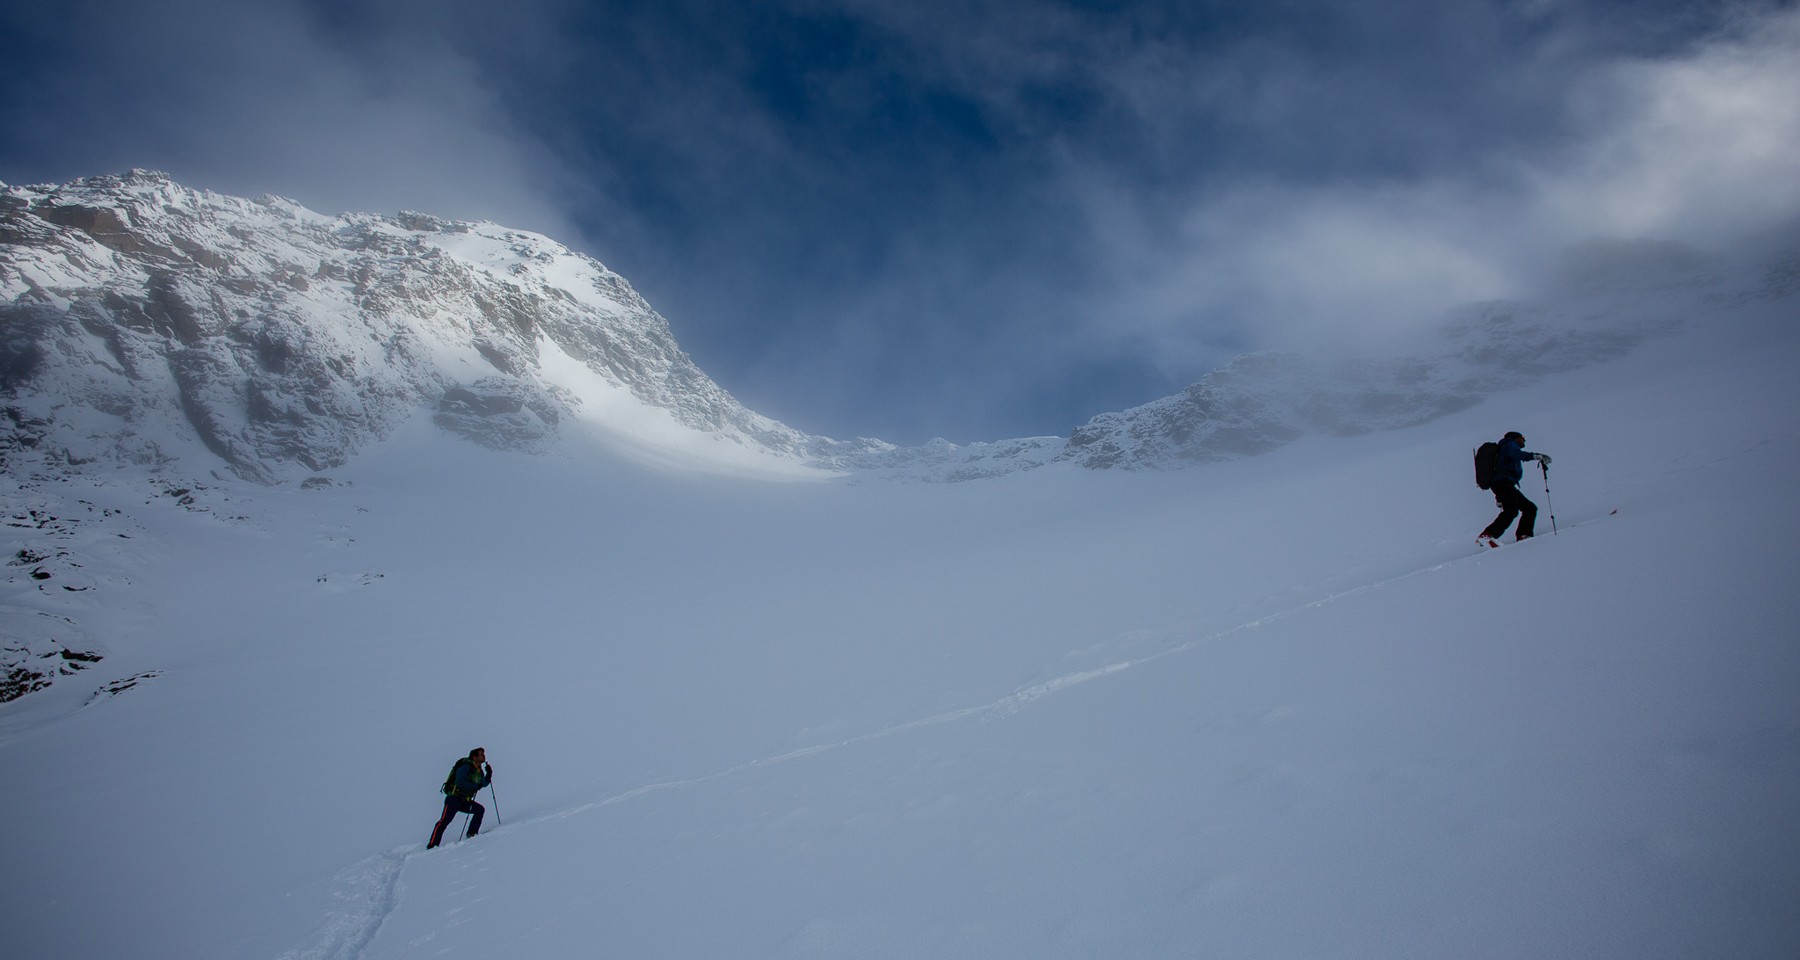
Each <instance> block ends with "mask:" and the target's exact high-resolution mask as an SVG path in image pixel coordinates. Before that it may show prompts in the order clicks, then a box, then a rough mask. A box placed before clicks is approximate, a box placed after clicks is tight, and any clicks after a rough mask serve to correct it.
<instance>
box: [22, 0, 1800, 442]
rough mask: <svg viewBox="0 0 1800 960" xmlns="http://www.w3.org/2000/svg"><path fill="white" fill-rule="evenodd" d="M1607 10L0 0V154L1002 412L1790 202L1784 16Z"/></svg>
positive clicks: (1355, 342)
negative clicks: (571, 279) (466, 240)
mask: <svg viewBox="0 0 1800 960" xmlns="http://www.w3.org/2000/svg"><path fill="white" fill-rule="evenodd" d="M1627 6H1628V7H1629V8H1630V10H1629V14H1630V15H1626V12H1625V11H1623V10H1621V8H1620V6H1619V5H1617V4H1611V3H1607V4H1595V3H1583V2H1575V0H1534V2H1528V3H1504V4H1495V3H1489V2H1459V0H1394V2H1391V3H1384V4H1377V5H1370V4H1367V3H1353V2H1348V0H1313V2H1306V0H1302V2H1301V3H1299V4H1262V5H1247V4H1243V3H1241V2H1236V0H1183V2H1173V0H1170V2H1161V0H1125V2H1121V3H1109V4H1104V5H1087V4H1074V3H1065V2H1050V0H1002V2H999V3H992V4H976V5H970V4H966V3H957V2H952V0H916V2H909V3H900V4H896V3H891V2H884V0H769V2H766V3H759V4H754V5H737V6H733V5H720V4H715V3H709V2H704V0H666V2H664V3H658V4H634V3H624V2H618V3H613V2H604V0H601V2H587V0H519V2H517V3H514V4H507V5H494V4H491V3H484V2H477V0H388V2H382V3H371V2H365V0H260V2H256V3H242V2H233V0H169V2H166V3H159V4H143V3H134V2H129V0H69V2H65V3H59V4H39V5H26V4H11V5H7V6H6V7H5V8H4V9H0V30H4V31H5V32H6V34H7V35H9V36H12V37H16V38H17V42H15V43H14V44H13V45H12V47H13V49H14V50H16V51H17V52H18V54H19V55H18V56H17V57H16V58H15V60H14V62H13V63H12V64H9V68H10V69H9V71H8V73H7V75H6V77H5V79H4V80H0V83H4V84H5V85H6V90H5V93H6V94H7V97H8V103H9V109H10V110H11V112H12V116H11V117H9V121H10V122H9V123H8V124H7V125H5V128H4V129H0V178H3V179H8V180H19V179H32V180H40V181H41V180H62V179H69V178H73V177H77V176H84V175H89V174H94V173H103V172H116V171H120V170H123V169H125V168H128V167H134V166H153V167H161V168H163V169H166V170H168V171H169V172H170V173H172V174H174V175H175V176H176V177H178V178H179V179H181V180H183V181H184V182H187V183H190V184H192V185H195V186H203V187H208V188H211V189H216V190H221V191H225V192H230V193H237V194H246V195H252V196H254V195H258V194H262V193H280V194H285V195H288V196H291V197H293V198H295V199H297V200H299V201H301V202H302V203H305V204H306V205H308V206H311V207H313V208H315V209H319V210H321V211H324V212H328V213H331V212H339V211H344V210H370V211H376V212H392V211H396V210H399V209H402V208H412V209H420V210H425V211H428V212H431V213H435V214H439V215H442V216H448V217H456V218H482V219H492V220H496V221H498V222H502V223H505V224H508V225H510V226H517V227H522V228H526V229H532V230H537V231H540V232H543V233H546V234H549V235H551V236H553V237H556V238H557V239H559V240H562V241H564V242H566V243H569V244H570V245H572V246H575V247H577V248H579V249H583V250H584V251H586V252H589V253H592V254H594V255H596V256H598V257H600V258H601V259H602V260H604V261H606V262H607V263H608V265H609V266H612V267H614V268H615V269H618V270H620V271H621V272H622V273H624V274H625V275H626V276H627V277H629V278H630V279H631V280H632V282H633V284H634V285H636V286H637V287H638V288H639V289H640V290H642V291H643V292H644V293H645V294H646V295H647V296H648V297H649V298H650V300H651V301H652V302H653V303H654V304H656V305H657V307H658V308H659V309H660V310H661V311H662V312H663V313H664V314H666V315H667V316H668V317H669V318H670V321H671V323H672V325H673V326H674V328H675V331H676V334H677V336H678V337H679V338H680V339H681V341H682V343H683V346H684V347H686V348H687V349H689V350H690V352H691V353H692V354H693V355H694V356H695V358H696V360H697V361H698V362H699V363H700V365H701V366H702V367H703V368H704V369H706V370H707V371H708V372H709V373H710V374H712V375H713V376H714V377H715V378H716V379H718V380H719V381H720V382H721V384H723V385H724V386H725V387H726V388H727V389H728V390H731V391H732V392H734V393H736V394H738V395H739V396H740V397H741V398H742V399H744V400H745V402H747V403H748V404H749V405H750V406H752V407H753V408H756V409H759V410H761V411H763V412H767V413H770V414H771V415H774V416H778V417H781V418H783V419H786V420H788V421H790V422H792V423H793V424H794V425H796V426H798V427H800V428H802V429H807V430H813V431H817V432H824V433H831V434H833V435H839V436H849V435H855V434H864V435H867V434H874V435H878V436H883V437H886V438H888V439H896V440H901V441H915V440H924V439H928V438H929V437H931V436H933V435H937V434H943V435H947V436H950V437H952V438H953V439H959V440H961V439H994V438H996V437H1000V436H1007V435H1018V434H1023V433H1044V432H1056V431H1063V430H1067V429H1068V428H1069V427H1070V426H1072V425H1074V424H1075V423H1079V422H1081V421H1082V420H1085V419H1086V418H1087V417H1088V416H1090V415H1092V414H1094V413H1097V412H1101V411H1103V410H1106V409H1116V408H1118V407H1120V406H1124V405H1129V404H1133V403H1140V402H1144V401H1147V400H1150V399H1153V398H1154V397H1156V396H1158V395H1160V394H1162V393H1166V392H1170V391H1172V390H1173V389H1176V388H1178V387H1179V386H1181V385H1183V384H1185V383H1187V382H1191V381H1192V380H1194V379H1197V378H1198V377H1200V376H1202V375H1204V374H1205V373H1206V372H1207V371H1208V370H1210V369H1211V368H1212V367H1213V366H1215V365H1217V364H1218V363H1221V362H1224V361H1225V360H1227V359H1229V358H1230V356H1231V355H1233V354H1235V353H1237V352H1239V351H1242V350H1247V349H1256V348H1263V347H1294V346H1308V345H1319V346H1320V347H1335V346H1343V347H1362V346H1366V345H1367V344H1369V343H1370V342H1371V341H1374V340H1379V339H1381V338H1385V337H1393V336H1396V335H1401V336H1403V335H1404V334H1405V333H1406V331H1408V330H1410V329H1412V325H1414V324H1416V323H1419V322H1423V321H1425V320H1429V319H1431V318H1433V317H1435V316H1436V315H1437V313H1438V312H1439V311H1441V310H1442V309H1444V308H1445V307H1448V306H1450V305H1453V304H1455V303H1457V302H1460V301H1463V300H1467V299H1476V298H1483V297H1491V296H1497V295H1510V294H1517V293H1520V292H1525V291H1528V289H1529V287H1530V286H1531V284H1532V283H1533V282H1534V281H1535V279H1536V278H1537V277H1539V276H1542V275H1544V274H1546V273H1548V272H1550V271H1551V270H1552V269H1553V268H1554V266H1555V262H1556V259H1557V257H1558V256H1559V253H1560V251H1561V250H1562V249H1564V248H1565V247H1566V246H1567V245H1569V244H1571V243H1574V242H1577V241H1580V240H1583V239H1585V238H1587V237H1590V236H1595V235H1611V236H1619V237H1658V238H1673V239H1680V240H1688V241H1690V242H1695V243H1699V244H1702V245H1707V244H1711V243H1714V242H1724V241H1725V240H1726V239H1728V238H1729V237H1730V236H1731V235H1733V234H1734V233H1737V232H1741V231H1746V230H1751V229H1754V228H1756V227H1758V226H1763V225H1769V224H1774V223H1778V222H1780V221H1782V220H1783V219H1785V218H1790V217H1793V216H1795V215H1796V213H1797V212H1800V197H1797V196H1796V192H1797V191H1800V175H1796V174H1797V173H1800V171H1796V169H1795V163H1796V160H1795V158H1796V157H1800V132H1797V131H1796V127H1797V126H1800V121H1797V120H1796V111H1797V110H1800V106H1797V104H1800V97H1795V96H1793V95H1792V91H1793V90H1795V89H1800V76H1797V75H1796V72H1797V70H1800V66H1797V65H1800V39H1797V34H1800V27H1797V26H1796V24H1797V23H1800V14H1797V13H1795V12H1794V11H1793V10H1791V9H1782V8H1777V7H1769V8H1754V9H1753V12H1750V13H1744V14H1741V15H1740V16H1738V17H1737V18H1736V19H1732V18H1730V17H1725V16H1723V15H1722V14H1721V13H1720V11H1722V10H1728V9H1735V8H1731V7H1728V6H1725V5H1723V4H1714V3H1698V4H1696V3H1694V2H1692V0H1641V2H1638V3H1634V4H1630V5H1627Z"/></svg>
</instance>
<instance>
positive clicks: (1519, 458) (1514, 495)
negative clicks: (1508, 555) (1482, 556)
mask: <svg viewBox="0 0 1800 960" xmlns="http://www.w3.org/2000/svg"><path fill="white" fill-rule="evenodd" d="M1532 460H1536V461H1537V462H1539V463H1541V464H1543V465H1544V466H1546V467H1548V466H1549V465H1550V455H1549V454H1547V453H1530V452H1528V451H1526V449H1525V436H1524V435H1523V434H1521V433H1519V431H1517V430H1510V431H1508V432H1507V434H1506V436H1504V437H1501V438H1500V450H1499V452H1498V453H1496V454H1495V455H1494V476H1493V479H1492V480H1490V481H1489V482H1488V489H1489V490H1491V491H1493V494H1494V502H1495V503H1496V504H1498V505H1499V506H1500V515H1499V516H1497V517H1495V518H1494V522H1493V523H1490V524H1488V525H1487V529H1486V530H1483V531H1481V533H1480V534H1479V535H1478V536H1476V538H1475V539H1477V540H1479V541H1481V542H1482V543H1485V544H1487V545H1488V546H1490V547H1497V546H1499V545H1500V544H1499V542H1498V541H1499V539H1500V537H1501V535H1502V534H1504V533H1506V528H1507V527H1510V526H1512V522H1513V518H1514V517H1517V518H1518V519H1519V529H1518V531H1517V532H1516V533H1514V534H1513V539H1514V540H1529V539H1531V536H1532V534H1534V533H1535V532H1536V529H1535V528H1536V525H1537V504H1535V503H1532V502H1531V501H1530V500H1527V499H1525V495H1524V494H1522V493H1520V492H1519V481H1521V480H1523V479H1525V466H1524V465H1525V464H1526V463H1528V462H1530V461H1532Z"/></svg>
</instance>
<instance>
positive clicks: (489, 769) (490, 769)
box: [487, 763, 494, 780]
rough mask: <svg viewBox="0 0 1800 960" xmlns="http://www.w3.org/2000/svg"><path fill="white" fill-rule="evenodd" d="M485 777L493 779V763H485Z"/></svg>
mask: <svg viewBox="0 0 1800 960" xmlns="http://www.w3.org/2000/svg"><path fill="white" fill-rule="evenodd" d="M487 778H488V779H489V780H492V779H494V765H493V764H491V763H490V764H487Z"/></svg>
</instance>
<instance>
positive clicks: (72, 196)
mask: <svg viewBox="0 0 1800 960" xmlns="http://www.w3.org/2000/svg"><path fill="white" fill-rule="evenodd" d="M0 330H3V331H4V332H3V334H0V394H4V396H5V397H7V401H6V403H7V406H8V417H9V420H10V423H11V425H12V427H13V431H12V434H13V435H12V437H11V439H10V440H9V442H10V443H12V444H13V445H14V446H17V445H19V444H32V445H36V446H37V447H38V448H39V449H40V450H44V451H49V452H52V453H53V455H54V456H57V457H61V458H63V459H64V460H66V461H68V462H71V463H82V462H89V461H97V460H110V461H124V462H135V463H157V462H161V461H165V460H168V459H171V458H176V457H183V456H185V455H187V454H188V453H190V451H187V450H185V449H183V448H184V447H185V446H186V445H187V441H188V440H192V441H195V442H198V443H199V444H201V445H203V446H204V448H205V450H207V451H210V453H211V454H214V455H216V456H217V457H218V458H220V459H222V460H223V461H224V462H225V464H226V465H227V466H228V467H229V468H230V470H231V471H232V472H234V473H236V474H237V475H239V476H241V477H245V478H249V479H254V480H258V481H262V482H274V481H278V480H282V479H288V478H292V477H295V476H302V475H305V474H308V473H312V472H316V471H322V470H326V469H329V468H331V467H334V466H337V465H339V464H342V463H343V462H344V461H345V460H346V458H348V457H350V456H351V455H352V454H354V453H355V452H356V451H357V450H359V449H362V448H364V447H366V446H368V445H369V444H371V443H373V442H375V441H377V440H379V439H381V438H382V437H384V436H386V435H387V434H388V433H389V432H391V431H392V430H393V429H394V427H395V426H396V425H398V424H399V423H401V422H402V421H404V420H406V419H408V418H410V417H412V416H413V415H414V414H415V413H416V412H417V411H418V410H419V409H420V408H421V407H423V408H426V409H429V410H431V411H432V415H433V417H434V419H435V421H436V423H437V424H438V425H439V426H441V427H443V428H445V429H447V430H451V431H454V432H456V433H458V434H461V435H463V436H466V437H468V438H470V439H472V440H474V441H477V442H479V443H483V444H487V445H489V446H494V447H501V448H506V449H517V450H526V451H536V450H542V449H545V448H546V447H548V446H549V445H550V444H551V443H553V442H554V439H555V437H556V435H557V430H558V425H559V423H561V422H563V421H564V420H565V419H566V418H567V417H568V416H569V415H570V414H571V413H572V412H573V410H574V409H575V408H577V407H579V406H580V403H581V400H580V398H578V397H577V396H575V395H573V394H572V393H571V392H570V391H569V390H567V389H565V388H563V387H561V386H559V385H558V383H557V382H556V379H555V378H554V377H552V376H549V375H548V374H547V373H546V364H545V362H544V360H545V357H546V354H558V355H562V356H564V357H567V358H572V359H573V360H574V361H576V362H577V363H579V364H580V365H582V366H584V367H585V368H586V369H587V370H588V371H591V372H592V373H593V374H596V375H598V377H599V378H600V379H601V381H603V382H605V383H607V384H610V385H612V386H615V387H617V388H619V389H621V390H623V391H625V392H628V393H629V395H630V396H631V397H632V398H633V399H634V400H635V401H636V402H637V403H640V404H643V405H645V406H649V407H655V408H658V409H660V410H662V411H666V413H667V414H668V416H670V417H671V418H673V420H674V421H675V422H677V423H678V424H680V425H681V426H683V427H686V428H688V429H691V430H695V431H701V432H705V433H710V434H713V435H716V436H718V437H720V438H723V439H726V440H729V441H731V442H734V443H737V444H740V445H743V446H745V447H749V448H754V449H757V450H760V451H764V452H767V453H769V454H771V455H774V456H779V457H788V458H794V459H802V460H804V459H811V458H820V457H830V456H833V455H840V454H850V453H854V452H856V451H857V450H859V449H861V447H859V446H858V445H854V444H839V443H836V442H834V441H830V440H827V439H825V438H816V437H810V436H807V435H805V434H802V433H800V432H799V431H796V430H793V429H791V428H789V427H787V426H785V425H783V424H781V423H778V422H776V421H774V420H770V419H769V418H766V417H762V416H759V415H757V414H755V413H753V412H751V411H749V410H747V409H745V408H744V407H743V406H742V405H741V404H739V403H738V402H737V401H736V400H734V399H733V398H732V397H731V396H730V394H728V393H726V392H725V390H723V389H722V388H720V387H719V385H718V384H716V383H714V382H713V381H712V380H711V379H710V378H708V377H707V376H706V375H705V374H704V373H702V372H701V371H700V370H699V369H698V368H697V367H696V366H695V365H694V364H693V362H692V361H691V360H690V359H689V358H688V356H687V355H686V354H685V353H683V352H682V350H681V349H680V347H679V346H678V345H677V344H676V343H675V340H674V337H673V336H672V335H671V334H670V332H669V327H668V323H667V322H666V321H665V320H664V319H663V318H662V317H661V316H659V315H658V314H657V313H656V312H655V311H654V310H652V309H651V308H650V306H649V305H648V304H647V303H645V302H644V300H643V298H642V297H640V296H638V294H637V293H636V292H635V291H633V290H632V289H631V286H630V285H629V284H628V283H626V281H625V280H624V278H622V277H620V276H619V275H618V274H616V273H613V272H612V271H610V270H608V269H606V268H605V267H604V266H602V265H601V264H599V263H597V262H595V261H594V260H592V259H590V258H588V257H585V256H582V255H580V254H577V253H574V252H572V251H570V250H568V249H567V248H565V247H563V246H561V245H560V244H557V243H555V242H553V241H550V240H548V239H546V238H544V237H541V236H537V235H534V234H529V233H523V232H520V231H515V230H508V229H506V228H504V227H499V226H496V225H494V224H487V223H456V222H450V221H445V220H439V219H436V218H433V217H429V216H425V215H422V214H402V215H400V216H397V217H377V216H368V215H348V216H340V217H326V216H321V215H319V214H316V213H313V212H311V211H308V210H306V209H304V208H302V207H300V206H299V205H297V204H295V203H292V202H291V201H287V200H282V199H279V198H274V197H264V198H262V199H259V200H243V199H238V198H234V197H225V196H219V195H216V194H211V193H204V192H198V191H194V190H189V189H187V188H185V187H182V186H181V185H179V184H176V183H175V182H173V181H171V180H170V179H169V178H168V177H166V176H164V175H161V174H157V173H150V172H144V171H134V172H133V173H131V174H128V175H126V176H123V177H96V178H92V179H88V180H81V181H77V182H75V183H71V184H66V185H63V186H57V187H6V188H4V190H0Z"/></svg>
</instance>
